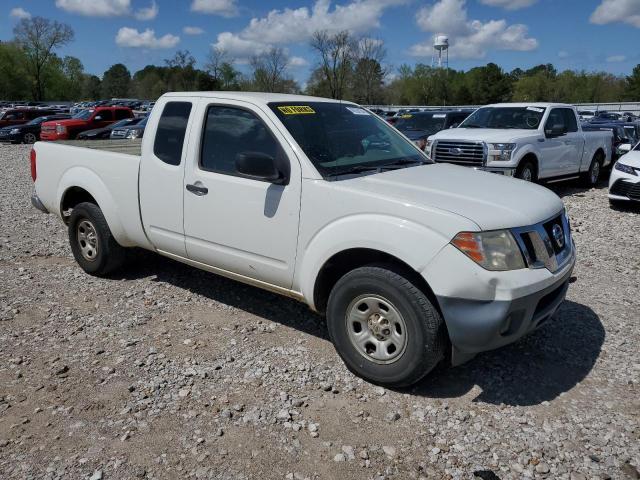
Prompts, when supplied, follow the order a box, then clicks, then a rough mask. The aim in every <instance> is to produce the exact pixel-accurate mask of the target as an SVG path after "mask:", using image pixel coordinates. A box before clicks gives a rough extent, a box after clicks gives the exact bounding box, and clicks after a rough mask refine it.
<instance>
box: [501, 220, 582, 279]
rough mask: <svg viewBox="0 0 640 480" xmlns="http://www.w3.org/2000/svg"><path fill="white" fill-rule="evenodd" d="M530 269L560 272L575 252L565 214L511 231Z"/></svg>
mask: <svg viewBox="0 0 640 480" xmlns="http://www.w3.org/2000/svg"><path fill="white" fill-rule="evenodd" d="M511 231H512V233H513V235H514V237H515V239H516V242H518V245H519V246H520V250H521V251H522V254H523V255H524V258H525V260H526V262H527V266H528V267H529V268H543V267H546V268H547V269H549V270H550V271H551V272H556V271H558V270H560V269H561V268H562V267H563V266H564V265H565V264H566V263H567V262H568V261H569V260H570V259H571V256H572V251H573V240H572V238H571V227H570V226H569V222H568V220H567V218H566V216H565V215H564V214H560V215H558V216H556V217H554V218H552V219H551V220H548V221H546V222H542V223H539V224H536V225H532V226H529V227H521V228H514V229H512V230H511Z"/></svg>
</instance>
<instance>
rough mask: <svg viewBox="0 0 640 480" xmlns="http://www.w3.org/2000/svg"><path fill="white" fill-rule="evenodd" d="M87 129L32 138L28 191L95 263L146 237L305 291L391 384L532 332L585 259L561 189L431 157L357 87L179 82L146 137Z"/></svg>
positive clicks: (79, 253) (353, 360)
mask: <svg viewBox="0 0 640 480" xmlns="http://www.w3.org/2000/svg"><path fill="white" fill-rule="evenodd" d="M78 145H87V144H86V143H84V144H83V143H79V142H69V144H65V143H56V142H46V143H43V142H38V143H36V144H35V146H34V149H33V150H32V152H31V172H32V177H33V179H34V181H35V194H34V196H33V198H32V202H33V204H34V206H36V207H37V208H38V209H40V210H41V211H43V212H45V213H47V212H50V213H52V214H55V215H57V216H59V217H60V218H61V219H62V220H63V222H64V223H65V224H66V225H67V228H68V234H69V241H70V245H71V249H72V252H73V255H74V257H75V258H76V260H77V262H78V263H79V264H80V266H81V267H82V268H83V269H84V270H85V271H86V272H88V273H91V274H95V275H107V274H109V273H110V272H112V271H114V270H115V269H116V268H118V267H120V266H122V264H123V263H124V262H125V261H126V253H127V249H128V248H129V247H141V248H145V249H148V250H151V251H155V252H158V253H159V254H162V255H165V256H167V257H170V258H173V259H175V260H178V261H180V262H184V263H186V264H189V265H192V266H194V267H197V268H201V269H204V270H208V271H211V272H214V273H217V274H221V275H224V276H227V277H230V278H232V279H235V280H239V281H242V282H246V283H249V284H252V285H255V286H258V287H261V288H265V289H268V290H271V291H274V292H277V293H280V294H283V295H287V296H290V297H293V298H296V299H298V300H300V301H303V302H306V303H307V304H308V305H309V306H310V307H311V308H312V309H314V310H316V311H318V312H321V313H326V316H327V323H328V330H329V334H330V337H331V340H332V341H333V343H334V345H335V347H336V350H337V351H338V353H339V354H340V356H341V357H342V358H343V359H344V361H345V363H346V365H347V366H348V367H349V368H350V369H351V370H352V371H353V372H355V373H356V374H357V375H360V376H362V377H363V378H365V379H367V380H370V381H372V382H375V383H378V384H381V385H387V386H401V385H409V384H412V383H415V382H416V381H418V380H419V379H420V378H422V377H423V376H424V375H426V374H427V373H428V372H429V371H430V370H431V369H433V368H434V367H435V365H436V364H438V363H439V362H440V361H441V360H443V359H444V358H445V355H446V354H447V353H448V352H449V351H451V352H452V361H453V363H454V364H458V363H461V362H463V361H465V360H468V359H470V358H471V357H473V356H474V355H475V354H476V353H478V352H482V351H485V350H489V349H493V348H497V347H500V346H503V345H506V344H508V343H511V342H513V341H515V340H517V339H519V338H521V337H522V336H523V335H525V334H527V333H529V332H531V331H533V330H535V329H536V328H538V327H539V326H540V325H542V324H543V323H545V322H546V321H548V320H549V319H550V318H551V316H552V315H553V314H554V312H555V311H556V309H557V308H558V306H559V305H560V303H561V302H562V301H563V299H564V297H565V294H566V291H567V288H568V284H569V280H570V277H571V272H572V270H573V267H574V263H575V248H574V244H573V240H572V237H571V232H570V228H569V223H568V220H567V215H566V212H565V210H564V207H563V204H562V202H561V200H560V199H559V198H558V197H557V196H556V195H555V194H554V193H552V192H551V191H550V190H548V189H546V188H544V187H541V186H538V185H533V184H528V183H524V182H520V181H516V180H513V179H510V178H504V177H499V176H497V175H492V174H488V173H484V172H476V171H474V170H471V169H466V168H460V167H457V166H453V165H438V164H433V162H431V161H430V159H429V158H428V157H427V156H426V155H425V154H424V153H423V152H422V151H421V150H420V149H418V148H417V147H416V146H415V145H414V144H413V143H412V142H411V141H409V140H408V139H407V138H406V137H404V136H402V135H401V134H400V133H398V132H397V130H395V129H394V128H393V127H391V126H389V125H387V123H386V122H385V121H383V120H381V119H379V118H378V117H377V116H376V115H373V114H371V113H369V112H368V111H367V110H364V109H363V108H360V107H359V106H357V105H355V104H352V103H349V102H337V101H334V100H328V99H322V98H314V97H302V96H293V95H278V94H259V93H239V92H201V93H198V92H195V93H194V92H192V93H172V94H166V95H164V96H163V97H162V98H161V99H160V100H159V101H158V103H157V104H156V106H155V107H154V109H153V111H152V113H151V115H150V117H149V120H148V123H147V128H146V131H145V135H144V139H143V140H142V142H139V141H136V140H134V141H125V142H119V141H111V142H109V143H108V144H102V143H100V142H91V143H90V146H91V147H92V148H81V147H79V146H78ZM449 346H450V347H451V350H449Z"/></svg>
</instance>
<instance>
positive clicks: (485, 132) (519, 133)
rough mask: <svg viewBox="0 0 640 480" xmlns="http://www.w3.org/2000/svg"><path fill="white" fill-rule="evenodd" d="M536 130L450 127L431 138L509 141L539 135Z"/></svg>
mask: <svg viewBox="0 0 640 480" xmlns="http://www.w3.org/2000/svg"><path fill="white" fill-rule="evenodd" d="M540 135H541V134H540V132H538V130H515V129H513V130H511V129H498V128H450V129H449V130H442V131H440V132H438V133H436V134H435V135H433V136H432V137H430V138H431V140H468V141H471V142H474V141H476V142H482V141H484V142H494V143H510V142H513V141H515V140H522V139H523V138H529V137H533V138H536V137H539V136H540Z"/></svg>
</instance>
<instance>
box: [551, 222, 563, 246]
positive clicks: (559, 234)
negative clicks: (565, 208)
mask: <svg viewBox="0 0 640 480" xmlns="http://www.w3.org/2000/svg"><path fill="white" fill-rule="evenodd" d="M551 231H552V233H553V239H554V240H555V242H556V245H558V247H559V248H562V247H564V232H563V231H562V227H561V226H560V225H558V224H557V223H556V224H555V225H554V226H553V229H552V230H551Z"/></svg>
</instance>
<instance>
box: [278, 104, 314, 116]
mask: <svg viewBox="0 0 640 480" xmlns="http://www.w3.org/2000/svg"><path fill="white" fill-rule="evenodd" d="M278 110H280V111H281V112H282V113H284V114H285V115H308V114H311V113H316V112H315V110H314V109H313V108H311V107H310V106H308V105H289V106H285V107H278Z"/></svg>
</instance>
